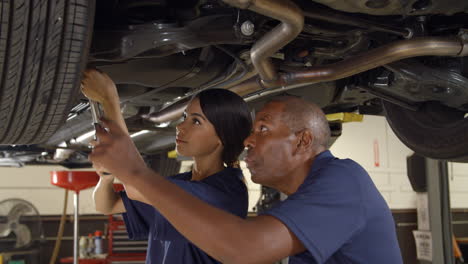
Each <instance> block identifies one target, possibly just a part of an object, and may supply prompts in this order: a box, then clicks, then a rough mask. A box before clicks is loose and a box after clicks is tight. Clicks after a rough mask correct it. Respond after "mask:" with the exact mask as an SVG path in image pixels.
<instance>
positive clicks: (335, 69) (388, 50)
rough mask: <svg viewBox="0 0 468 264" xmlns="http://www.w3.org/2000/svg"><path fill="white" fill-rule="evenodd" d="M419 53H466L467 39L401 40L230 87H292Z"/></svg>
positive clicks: (243, 89)
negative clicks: (269, 80)
mask: <svg viewBox="0 0 468 264" xmlns="http://www.w3.org/2000/svg"><path fill="white" fill-rule="evenodd" d="M419 56H451V57H462V56H468V43H467V42H465V41H463V40H462V39H461V38H440V37H433V38H419V39H411V40H401V41H398V42H394V43H391V44H388V45H385V46H382V47H379V48H376V49H373V50H371V51H368V52H365V53H362V54H361V55H358V56H356V57H352V58H349V59H346V60H343V61H340V62H336V63H332V64H329V65H322V66H317V67H312V68H311V69H309V70H306V71H297V72H289V73H283V74H281V75H280V76H279V78H278V79H277V80H276V81H275V82H274V83H270V86H268V87H262V85H260V84H261V83H260V82H259V81H258V79H257V78H251V79H250V80H247V81H245V82H243V83H241V84H239V85H236V86H234V87H232V88H231V91H233V92H235V93H238V94H241V95H245V94H246V93H247V92H249V93H252V92H255V91H260V90H264V89H266V88H269V89H275V88H280V87H281V88H286V87H288V88H295V87H299V86H304V85H308V84H314V83H319V82H327V81H334V80H338V79H342V78H346V77H349V76H352V75H355V74H358V73H361V72H365V71H367V70H370V69H374V68H377V67H380V66H383V65H385V64H389V63H392V62H395V61H399V60H402V59H407V58H412V57H419Z"/></svg>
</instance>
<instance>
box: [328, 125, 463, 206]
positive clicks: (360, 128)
mask: <svg viewBox="0 0 468 264" xmlns="http://www.w3.org/2000/svg"><path fill="white" fill-rule="evenodd" d="M331 151H332V153H333V154H334V155H335V156H337V157H339V158H351V159H353V160H355V161H357V162H358V163H359V164H361V165H362V166H363V167H364V168H365V169H366V170H367V171H368V172H369V174H370V176H371V177H372V179H373V180H374V183H375V184H376V186H377V188H378V189H379V190H380V192H381V193H382V195H383V196H384V198H385V199H386V201H387V203H388V204H389V206H390V208H392V209H406V208H416V202H415V201H416V195H415V192H413V189H412V188H411V185H410V182H409V180H408V177H407V176H406V157H407V156H409V155H411V154H412V153H413V152H412V151H411V150H410V149H408V148H407V147H406V146H405V145H403V143H401V142H400V140H399V139H398V138H397V137H396V136H395V134H394V133H393V131H392V129H391V128H390V127H389V125H388V123H387V122H386V120H385V118H383V117H377V116H365V117H364V121H363V122H362V123H345V124H343V135H342V136H341V137H340V138H339V139H338V140H337V141H336V143H335V144H334V145H333V146H332V148H331ZM448 167H449V175H450V185H451V204H452V207H453V208H468V164H461V163H449V166H448Z"/></svg>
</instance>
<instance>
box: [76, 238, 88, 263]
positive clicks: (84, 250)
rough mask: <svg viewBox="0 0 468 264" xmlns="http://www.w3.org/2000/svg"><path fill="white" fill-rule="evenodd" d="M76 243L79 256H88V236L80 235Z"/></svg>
mask: <svg viewBox="0 0 468 264" xmlns="http://www.w3.org/2000/svg"><path fill="white" fill-rule="evenodd" d="M78 245H79V246H80V251H79V253H80V254H79V257H80V258H86V257H87V256H88V238H87V237H85V236H81V237H80V241H79V242H78Z"/></svg>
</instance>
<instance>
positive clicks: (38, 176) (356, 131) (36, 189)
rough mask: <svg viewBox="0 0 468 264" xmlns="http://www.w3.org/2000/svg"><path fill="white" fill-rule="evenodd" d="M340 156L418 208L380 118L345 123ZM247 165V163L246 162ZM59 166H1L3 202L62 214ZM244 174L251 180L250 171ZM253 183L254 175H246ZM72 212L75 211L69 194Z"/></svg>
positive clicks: (462, 198) (457, 169)
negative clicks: (55, 174) (53, 180)
mask: <svg viewBox="0 0 468 264" xmlns="http://www.w3.org/2000/svg"><path fill="white" fill-rule="evenodd" d="M331 151H332V152H333V154H334V155H336V156H338V157H340V158H352V159H354V160H355V161H357V162H358V163H360V164H361V165H362V166H363V167H364V168H365V169H366V170H367V171H368V172H369V174H370V175H371V177H372V179H373V180H374V182H375V184H376V185H377V187H378V189H379V190H380V191H381V192H382V194H383V196H384V197H385V199H386V201H387V202H388V204H389V205H390V207H391V208H392V209H406V208H415V207H416V205H415V198H416V196H415V193H414V192H413V190H412V189H411V185H410V183H409V181H408V178H407V176H406V156H408V155H410V154H411V153H412V152H411V151H410V150H409V149H408V148H406V147H405V146H404V145H403V144H402V143H401V142H400V141H399V140H398V138H397V137H396V136H395V135H394V134H393V132H392V130H391V129H390V127H389V126H388V124H387V123H386V121H385V119H384V118H382V117H375V116H366V117H365V118H364V121H363V122H362V123H346V124H344V129H343V135H342V136H341V137H340V138H339V139H338V140H337V141H336V143H335V144H334V145H333V147H332V148H331ZM243 167H244V166H243ZM63 169H64V168H62V167H57V166H30V167H25V168H21V169H16V168H0V201H2V200H4V199H7V198H22V199H26V200H28V201H29V202H31V203H33V204H34V205H35V206H36V207H37V208H38V210H39V212H40V213H41V214H44V215H56V214H61V212H62V207H63V197H64V190H63V189H60V188H58V187H55V186H52V185H51V184H50V180H49V179H50V178H49V177H50V176H49V172H50V171H52V170H63ZM449 173H450V184H451V198H452V207H453V208H468V165H467V164H449ZM246 176H247V177H248V178H249V174H248V171H246ZM248 182H250V178H249V179H248ZM249 190H250V191H251V197H250V206H251V207H252V206H253V205H254V204H255V203H256V201H257V200H258V197H259V195H260V189H259V187H258V186H256V185H253V184H249ZM91 194H92V189H88V190H84V191H82V192H81V193H80V212H81V213H83V214H96V213H97V212H96V211H95V210H94V206H93V201H92V198H91ZM68 212H69V213H70V214H71V213H72V212H73V193H72V192H70V194H69V200H68Z"/></svg>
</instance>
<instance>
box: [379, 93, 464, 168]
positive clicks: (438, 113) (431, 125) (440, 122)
mask: <svg viewBox="0 0 468 264" xmlns="http://www.w3.org/2000/svg"><path fill="white" fill-rule="evenodd" d="M383 106H384V109H385V116H386V117H387V121H388V123H389V124H390V127H391V128H392V129H393V131H394V132H395V134H396V135H397V137H398V138H399V139H400V140H401V141H402V142H403V143H404V144H405V145H406V146H408V147H409V148H410V149H412V150H413V151H414V152H416V153H418V154H420V155H422V156H425V157H429V158H433V159H439V160H448V161H455V162H467V161H468V119H467V118H465V112H463V111H459V110H456V109H453V108H449V107H446V106H443V105H441V104H439V103H435V102H430V103H425V104H424V106H423V107H422V108H421V109H420V110H419V111H417V112H415V111H410V110H407V109H404V108H402V107H400V106H397V105H395V104H392V103H389V102H386V101H383Z"/></svg>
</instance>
